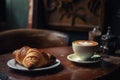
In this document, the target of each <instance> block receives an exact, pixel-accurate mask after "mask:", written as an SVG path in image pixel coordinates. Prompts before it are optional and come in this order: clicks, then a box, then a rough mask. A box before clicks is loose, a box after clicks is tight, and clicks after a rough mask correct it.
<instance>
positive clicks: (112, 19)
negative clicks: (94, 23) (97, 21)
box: [104, 0, 120, 36]
mask: <svg viewBox="0 0 120 80" xmlns="http://www.w3.org/2000/svg"><path fill="white" fill-rule="evenodd" d="M105 9H106V10H105V11H106V14H105V17H106V20H105V30H106V28H107V26H111V28H112V33H113V34H115V35H117V36H120V0H107V2H106V6H105ZM105 30H104V31H105Z"/></svg>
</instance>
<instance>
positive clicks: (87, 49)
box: [72, 40, 98, 60]
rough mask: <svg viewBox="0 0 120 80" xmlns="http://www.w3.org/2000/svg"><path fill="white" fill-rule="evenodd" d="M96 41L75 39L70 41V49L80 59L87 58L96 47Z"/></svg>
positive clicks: (92, 53) (93, 52)
mask: <svg viewBox="0 0 120 80" xmlns="http://www.w3.org/2000/svg"><path fill="white" fill-rule="evenodd" d="M97 46H98V42H95V41H90V40H76V41H73V42H72V49H73V52H74V54H76V55H77V56H78V57H79V58H80V60H87V59H88V58H90V57H92V56H93V55H94V54H95V52H96V49H97Z"/></svg>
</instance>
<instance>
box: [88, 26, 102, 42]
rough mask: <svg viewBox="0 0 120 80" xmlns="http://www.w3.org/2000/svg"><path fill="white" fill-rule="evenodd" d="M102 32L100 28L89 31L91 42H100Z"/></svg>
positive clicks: (95, 27)
mask: <svg viewBox="0 0 120 80" xmlns="http://www.w3.org/2000/svg"><path fill="white" fill-rule="evenodd" d="M101 34H102V32H101V31H100V30H99V26H94V28H93V29H92V30H91V31H89V34H88V35H89V40H94V41H97V42H98V43H99V42H100V38H101Z"/></svg>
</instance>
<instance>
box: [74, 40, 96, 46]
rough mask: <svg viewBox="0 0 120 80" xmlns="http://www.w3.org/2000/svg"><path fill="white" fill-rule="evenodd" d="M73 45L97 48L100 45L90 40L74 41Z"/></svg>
mask: <svg viewBox="0 0 120 80" xmlns="http://www.w3.org/2000/svg"><path fill="white" fill-rule="evenodd" d="M73 43H74V44H76V45H80V46H96V45H98V43H97V42H95V41H89V40H78V41H74V42H73Z"/></svg>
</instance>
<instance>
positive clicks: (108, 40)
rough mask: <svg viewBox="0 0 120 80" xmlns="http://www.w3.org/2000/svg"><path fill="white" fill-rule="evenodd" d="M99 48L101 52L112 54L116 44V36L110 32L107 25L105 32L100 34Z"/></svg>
mask: <svg viewBox="0 0 120 80" xmlns="http://www.w3.org/2000/svg"><path fill="white" fill-rule="evenodd" d="M101 41H102V44H101V46H100V47H101V48H102V50H103V53H107V54H114V52H115V50H116V45H117V37H116V36H115V35H113V34H111V27H108V30H107V33H106V34H104V35H102V36H101Z"/></svg>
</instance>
